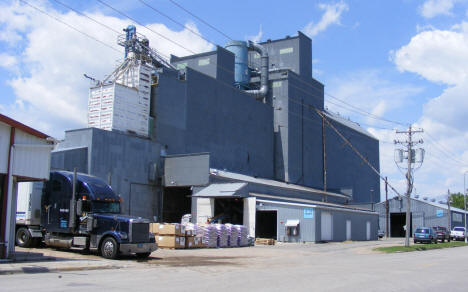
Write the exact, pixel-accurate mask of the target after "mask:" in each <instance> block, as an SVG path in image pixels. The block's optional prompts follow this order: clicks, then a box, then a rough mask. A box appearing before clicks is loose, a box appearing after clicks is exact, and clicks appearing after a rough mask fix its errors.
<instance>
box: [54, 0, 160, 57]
mask: <svg viewBox="0 0 468 292" xmlns="http://www.w3.org/2000/svg"><path fill="white" fill-rule="evenodd" d="M52 1H55V2H56V3H58V4H60V5H62V6H63V7H65V8H68V9H70V10H72V11H74V12H75V13H78V14H79V15H82V16H84V17H86V18H88V19H89V20H91V21H93V22H94V23H97V24H99V25H101V26H103V27H105V28H107V29H108V30H110V31H112V32H115V33H116V34H117V35H120V34H121V32H120V31H118V30H115V29H114V28H112V27H110V26H108V25H106V24H105V23H102V22H100V21H97V20H96V19H94V18H92V17H90V16H88V15H86V14H85V13H83V12H81V11H79V10H77V9H74V8H73V7H71V6H69V5H67V4H65V3H63V2H61V1H58V0H52ZM148 49H149V48H148ZM153 50H154V51H156V52H157V53H158V54H159V55H161V56H163V57H165V58H166V59H169V57H168V56H167V55H165V54H163V53H161V52H159V51H157V50H155V49H153Z"/></svg>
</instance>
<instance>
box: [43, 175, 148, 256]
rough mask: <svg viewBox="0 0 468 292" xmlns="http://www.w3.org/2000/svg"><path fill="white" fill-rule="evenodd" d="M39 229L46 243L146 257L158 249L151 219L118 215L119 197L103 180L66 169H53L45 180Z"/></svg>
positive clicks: (112, 254)
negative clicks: (152, 231) (151, 226)
mask: <svg viewBox="0 0 468 292" xmlns="http://www.w3.org/2000/svg"><path fill="white" fill-rule="evenodd" d="M40 208H41V210H40V213H41V230H42V235H43V239H44V243H45V244H46V245H48V246H54V247H61V248H74V249H89V250H91V251H98V252H100V254H101V255H102V256H103V257H105V258H116V257H118V255H119V254H133V253H134V254H136V255H137V256H139V257H147V256H149V255H150V254H151V252H152V251H154V250H156V249H157V245H156V243H155V238H154V235H153V234H152V233H151V232H149V224H150V221H149V220H147V219H144V218H141V217H134V216H126V215H121V209H120V197H119V196H117V195H116V194H115V193H114V191H113V190H112V188H111V187H110V186H109V185H108V184H106V183H105V182H104V181H103V180H101V179H99V178H97V177H94V176H90V175H86V174H81V173H77V174H76V175H75V174H74V173H73V172H68V171H53V172H51V174H50V180H49V181H47V182H45V183H44V186H43V189H42V198H41V207H40Z"/></svg>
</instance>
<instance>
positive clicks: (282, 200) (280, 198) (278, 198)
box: [250, 193, 373, 212]
mask: <svg viewBox="0 0 468 292" xmlns="http://www.w3.org/2000/svg"><path fill="white" fill-rule="evenodd" d="M250 195H251V196H254V197H256V198H257V201H258V200H261V199H266V200H272V201H276V202H277V203H301V204H311V205H313V206H315V207H328V208H335V209H343V210H348V211H364V212H373V211H370V210H367V209H360V208H354V207H351V206H349V205H341V204H335V203H328V202H321V201H315V200H309V199H299V198H290V197H285V196H276V195H268V194H260V193H250Z"/></svg>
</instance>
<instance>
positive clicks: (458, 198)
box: [450, 193, 465, 209]
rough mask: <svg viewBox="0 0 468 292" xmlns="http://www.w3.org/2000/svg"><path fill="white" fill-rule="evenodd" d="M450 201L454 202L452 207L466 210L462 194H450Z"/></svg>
mask: <svg viewBox="0 0 468 292" xmlns="http://www.w3.org/2000/svg"><path fill="white" fill-rule="evenodd" d="M450 201H452V203H451V204H450V205H451V206H452V207H455V208H460V209H465V207H464V204H465V202H464V198H463V194H462V193H455V194H450Z"/></svg>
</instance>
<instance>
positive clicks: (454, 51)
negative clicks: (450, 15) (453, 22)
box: [393, 23, 468, 85]
mask: <svg viewBox="0 0 468 292" xmlns="http://www.w3.org/2000/svg"><path fill="white" fill-rule="evenodd" d="M467 57H468V23H463V25H462V26H461V28H460V30H459V31H455V30H431V31H423V32H420V33H418V34H417V35H416V36H414V37H413V38H412V39H411V41H410V42H409V43H408V44H407V45H405V46H403V47H401V48H400V49H399V50H398V51H397V52H395V54H394V57H393V59H394V61H395V64H396V65H397V67H398V69H399V70H401V71H409V72H413V73H417V74H419V75H421V76H422V77H424V78H426V79H428V80H430V81H433V82H441V83H445V84H450V85H454V84H460V83H462V82H464V81H465V80H466V79H467V76H468V58H467Z"/></svg>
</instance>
